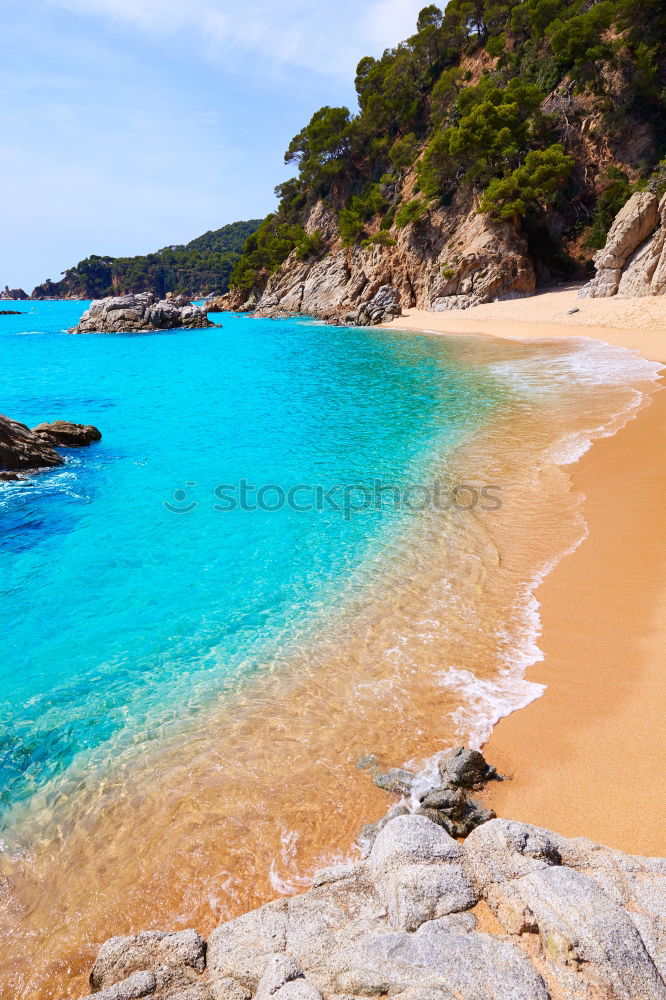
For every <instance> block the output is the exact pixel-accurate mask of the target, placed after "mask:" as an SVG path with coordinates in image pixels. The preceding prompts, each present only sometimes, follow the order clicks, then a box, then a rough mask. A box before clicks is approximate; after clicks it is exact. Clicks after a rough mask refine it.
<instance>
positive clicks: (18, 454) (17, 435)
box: [0, 414, 64, 479]
mask: <svg viewBox="0 0 666 1000" xmlns="http://www.w3.org/2000/svg"><path fill="white" fill-rule="evenodd" d="M63 462H64V459H63V458H62V456H61V455H59V454H58V452H57V451H54V450H53V448H52V446H51V444H50V443H49V442H47V441H46V440H45V439H44V438H43V437H41V435H39V434H35V432H34V431H31V430H30V428H29V427H26V425H25V424H20V423H19V422H18V420H11V419H10V417H4V416H2V415H1V414H0V479H17V478H19V477H18V476H17V475H15V473H16V472H25V471H33V470H35V469H46V468H52V467H53V466H55V465H62V464H63Z"/></svg>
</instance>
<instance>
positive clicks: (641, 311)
mask: <svg viewBox="0 0 666 1000" xmlns="http://www.w3.org/2000/svg"><path fill="white" fill-rule="evenodd" d="M579 304H580V305H581V314H578V313H576V314H573V315H571V316H567V315H566V312H567V310H568V309H569V308H574V307H575V306H576V305H579ZM583 310H585V312H584V311H583ZM537 317H540V318H541V320H542V322H539V321H538V319H537ZM555 319H557V322H555ZM583 319H586V320H588V321H589V320H592V321H597V322H599V323H601V322H603V323H606V324H608V325H604V326H602V325H598V326H596V325H590V326H587V325H584V324H583ZM392 325H393V326H395V327H397V326H402V327H403V328H409V329H421V330H423V329H427V330H431V331H437V332H441V333H446V332H461V331H462V330H464V331H465V332H472V330H475V331H477V332H480V333H486V334H493V335H495V336H501V337H508V338H510V339H526V338H529V339H532V338H535V337H542V336H544V337H549V338H550V337H553V336H558V337H571V336H580V335H583V336H588V337H593V338H594V339H598V340H604V341H606V342H608V343H613V344H617V345H621V346H626V347H629V348H632V349H634V350H638V351H639V352H640V353H641V354H642V355H643V356H644V357H647V358H649V359H651V360H659V361H664V362H666V298H664V297H662V298H661V299H655V298H651V299H647V300H646V299H632V300H627V299H624V300H614V299H610V300H609V299H602V300H592V301H589V300H577V301H576V299H575V292H572V291H570V290H565V291H562V292H555V293H548V294H546V295H543V296H536V297H534V298H532V299H525V300H516V301H513V302H503V303H492V304H490V305H488V306H481V307H478V308H476V309H473V310H467V311H466V312H464V313H461V312H460V311H455V312H453V313H450V314H447V313H439V314H433V313H424V312H419V313H414V314H412V315H411V316H410V317H408V320H407V322H405V320H404V319H403V320H398V321H396V322H395V323H394V324H392ZM568 471H569V473H570V474H571V476H572V479H573V484H574V488H575V489H576V490H578V491H580V492H581V493H582V494H583V495H584V498H585V499H584V503H583V507H582V512H583V516H584V518H585V520H586V522H587V525H588V529H589V534H588V537H587V538H586V539H585V540H584V541H583V542H582V543H581V545H580V546H579V547H578V548H577V549H576V550H575V551H574V552H573V553H571V554H569V555H568V556H565V557H564V559H563V560H562V561H561V562H560V563H559V564H558V565H557V566H556V568H555V569H554V570H553V571H552V573H551V574H550V575H549V576H548V577H547V578H546V580H545V581H544V583H543V584H542V585H541V586H540V587H539V589H538V590H537V594H536V596H537V598H538V600H539V602H540V604H541V612H540V613H541V619H542V629H543V631H542V635H541V639H540V641H539V645H540V647H541V649H542V650H543V653H544V660H543V662H541V663H538V664H536V665H535V666H533V667H531V668H530V669H529V670H528V671H527V675H526V676H527V678H528V679H529V680H532V681H536V682H539V683H543V684H546V685H547V690H546V691H545V693H544V694H543V696H542V697H541V698H539V699H538V700H536V701H534V702H532V704H530V705H528V706H527V707H526V708H523V709H521V710H520V711H518V712H514V713H513V714H512V715H510V716H509V717H507V718H505V719H503V720H502V721H501V722H500V723H499V724H498V725H497V727H496V728H495V730H494V732H493V734H492V736H491V738H490V740H489V742H488V744H487V746H486V753H487V756H488V757H489V759H490V760H491V761H493V763H495V764H496V765H497V766H498V767H499V769H500V770H501V771H503V772H505V773H507V774H510V775H511V776H512V780H511V781H508V782H505V783H503V784H502V785H498V786H495V787H494V789H493V791H492V793H491V795H490V801H491V803H492V805H493V807H494V808H495V809H496V811H497V813H498V815H500V816H505V817H511V818H515V819H518V820H522V821H524V822H531V823H535V824H538V825H541V826H546V827H550V828H552V829H555V830H557V831H558V832H560V833H563V834H565V835H568V836H586V837H590V838H592V839H594V840H599V841H602V842H604V843H606V844H609V845H611V846H614V847H618V848H621V849H622V850H625V851H629V852H633V853H637V854H653V855H666V826H665V825H664V822H663V815H664V806H666V793H665V792H664V790H663V787H662V783H661V778H660V776H661V774H662V773H663V766H664V753H665V746H664V743H665V739H664V719H666V530H664V498H665V497H666V393H664V392H663V391H661V392H658V393H657V394H655V395H654V396H653V397H652V402H651V404H650V405H649V406H648V407H647V408H645V409H643V410H641V411H640V412H639V413H638V416H637V417H636V418H635V419H633V420H631V421H630V422H629V423H628V424H627V425H626V426H625V427H624V428H623V429H622V430H620V431H619V432H618V433H617V434H616V435H615V436H614V437H611V438H607V439H604V440H601V441H597V442H596V443H595V444H594V445H593V447H592V448H591V450H590V451H589V452H588V453H587V454H586V455H584V456H583V458H582V459H581V460H580V461H579V462H578V463H577V464H576V465H574V466H570V467H569V470H568Z"/></svg>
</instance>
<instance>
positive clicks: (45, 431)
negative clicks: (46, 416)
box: [33, 420, 102, 448]
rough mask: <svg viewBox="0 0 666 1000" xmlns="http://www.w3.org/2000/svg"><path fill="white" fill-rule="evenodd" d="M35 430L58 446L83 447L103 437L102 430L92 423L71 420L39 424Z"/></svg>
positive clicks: (44, 438)
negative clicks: (74, 422) (76, 422)
mask: <svg viewBox="0 0 666 1000" xmlns="http://www.w3.org/2000/svg"><path fill="white" fill-rule="evenodd" d="M33 432H34V433H35V434H37V435H39V437H41V438H43V440H44V441H46V442H48V444H51V445H54V446H55V447H56V448H83V447H85V445H88V444H92V443H93V441H101V439H102V434H101V431H99V430H98V429H97V428H96V427H93V426H92V424H73V423H72V422H71V421H69V420H54V421H53V422H52V423H50V424H49V423H43V424H37V426H36V427H33Z"/></svg>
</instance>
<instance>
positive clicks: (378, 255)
mask: <svg viewBox="0 0 666 1000" xmlns="http://www.w3.org/2000/svg"><path fill="white" fill-rule="evenodd" d="M305 230H306V232H308V233H310V234H312V233H314V232H317V231H318V232H320V233H323V234H324V238H325V240H326V242H327V244H328V246H329V247H330V251H329V252H327V253H325V254H324V255H323V256H321V255H320V256H317V257H311V258H307V259H306V260H301V259H299V257H298V255H297V254H296V253H293V254H292V255H291V256H290V257H289V258H288V259H287V260H286V261H285V262H284V264H283V265H282V266H281V267H280V268H279V269H278V270H277V271H276V272H275V274H273V275H271V277H270V278H269V279H268V282H267V284H266V286H265V288H264V290H263V292H256V291H255V292H253V293H252V294H251V295H250V296H247V295H245V296H244V295H241V294H240V293H238V292H237V291H234V292H232V294H231V296H230V297H229V299H227V300H226V303H225V304H223V303H220V305H221V306H222V307H223V308H225V307H226V308H227V309H232V310H238V311H247V310H249V309H254V314H255V315H256V316H290V315H294V314H297V313H302V314H304V315H307V316H315V317H317V318H319V319H323V320H326V321H329V322H340V323H357V324H361V325H368V324H373V323H380V322H383V321H384V320H385V319H393V318H394V317H395V316H399V315H400V314H401V311H402V310H403V309H409V308H414V307H416V308H418V309H433V310H436V311H442V310H445V309H454V308H457V309H465V308H468V307H469V306H474V305H478V304H479V303H481V302H490V301H494V300H496V299H503V298H515V297H518V296H522V295H530V294H532V293H533V292H534V289H535V286H536V276H535V272H534V268H533V266H532V263H531V261H530V259H529V257H528V255H527V244H526V242H525V240H524V238H523V237H522V236H521V235H520V233H519V232H518V231H517V230H516V229H515V228H514V227H513V226H511V225H509V224H508V223H497V222H493V221H492V220H491V219H490V218H489V217H488V216H487V215H480V214H479V213H478V212H477V211H476V208H475V207H470V206H469V204H468V203H467V202H466V201H464V200H461V202H460V204H459V205H455V204H454V206H453V207H452V208H449V209H443V208H442V209H436V210H434V211H432V212H431V213H429V215H428V216H427V217H426V218H423V219H420V220H417V221H414V222H411V223H410V224H409V225H407V226H406V227H404V228H403V229H393V230H391V235H390V237H389V241H388V243H387V245H382V244H379V243H377V244H373V243H372V241H370V244H369V245H368V246H354V247H347V248H345V247H343V246H342V245H341V243H340V239H339V235H338V224H337V219H336V216H335V213H334V212H333V211H332V210H331V209H330V208H327V207H326V206H325V205H324V204H323V203H322V202H318V203H317V204H316V205H315V206H314V208H313V209H312V211H311V213H310V217H309V219H308V221H307V223H306V225H305ZM387 235H388V234H387ZM378 296H379V297H378ZM225 299H226V297H225Z"/></svg>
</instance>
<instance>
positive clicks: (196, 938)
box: [90, 930, 206, 989]
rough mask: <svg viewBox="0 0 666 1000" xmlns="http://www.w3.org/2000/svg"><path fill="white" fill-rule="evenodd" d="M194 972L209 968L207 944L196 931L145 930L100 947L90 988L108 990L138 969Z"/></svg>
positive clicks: (110, 940) (114, 939)
mask: <svg viewBox="0 0 666 1000" xmlns="http://www.w3.org/2000/svg"><path fill="white" fill-rule="evenodd" d="M165 967H166V969H192V970H193V971H194V972H197V973H202V972H203V971H204V969H205V967H206V942H205V941H204V939H203V938H202V937H201V935H200V934H197V932H196V931H194V930H187V931H174V932H168V931H144V932H143V933H142V934H130V935H128V936H127V937H113V938H109V940H108V941H106V942H105V943H104V944H103V945H102V947H101V948H100V950H99V952H98V954H97V959H96V960H95V964H94V966H93V970H92V972H91V974H90V985H91V986H93V987H94V988H96V989H105V988H106V987H108V986H112V985H113V984H114V983H117V982H119V981H120V980H122V979H124V978H126V977H127V976H128V975H129V974H130V973H132V972H135V971H137V970H144V969H148V970H151V971H152V972H156V971H157V970H158V969H164V968H165Z"/></svg>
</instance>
